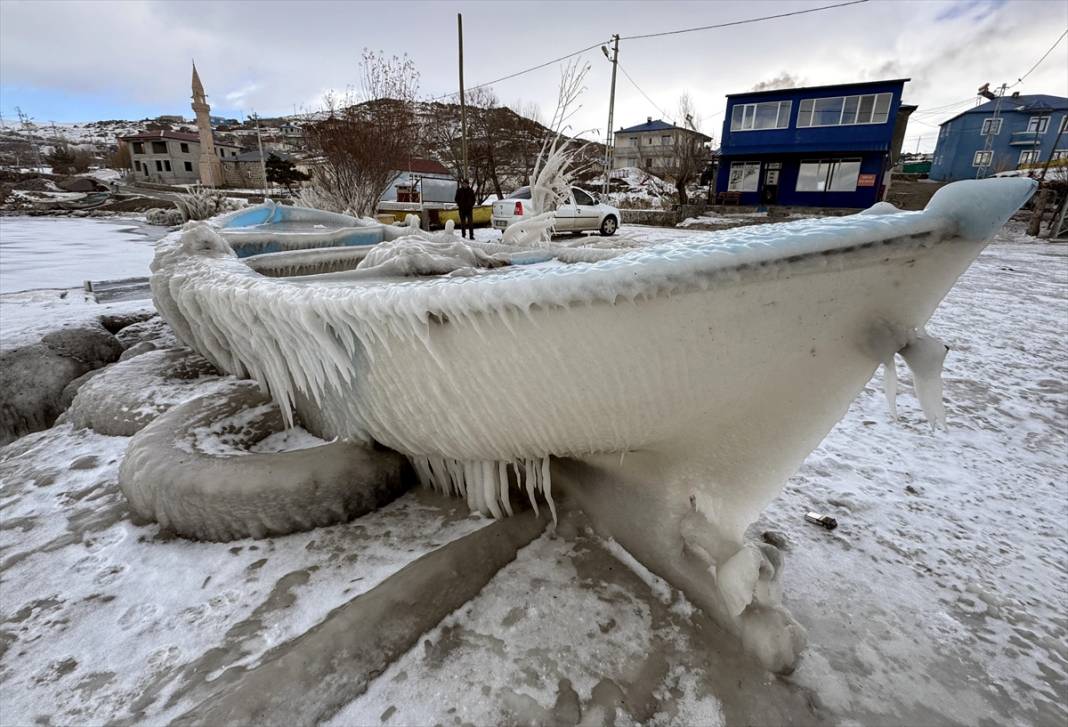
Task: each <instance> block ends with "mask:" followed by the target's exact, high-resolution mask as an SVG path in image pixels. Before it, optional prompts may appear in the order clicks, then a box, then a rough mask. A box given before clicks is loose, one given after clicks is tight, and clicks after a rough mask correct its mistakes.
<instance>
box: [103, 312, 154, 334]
mask: <svg viewBox="0 0 1068 727" xmlns="http://www.w3.org/2000/svg"><path fill="white" fill-rule="evenodd" d="M158 315H159V314H158V313H153V312H151V311H142V312H140V313H107V314H105V315H102V316H100V325H102V326H104V328H106V329H108V330H109V331H111V332H112V333H118V332H119V331H121V330H122V329H124V328H128V327H130V326H132V325H133V324H135V323H140V322H142V321H147V320H149V319H150V318H153V317H157V316H158ZM119 340H120V342H121V341H122V339H121V338H120V339H119Z"/></svg>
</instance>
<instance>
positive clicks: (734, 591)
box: [152, 180, 1034, 670]
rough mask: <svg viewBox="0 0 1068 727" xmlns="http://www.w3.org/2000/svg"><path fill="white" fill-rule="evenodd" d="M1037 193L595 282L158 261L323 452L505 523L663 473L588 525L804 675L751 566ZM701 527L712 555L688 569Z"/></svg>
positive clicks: (551, 270)
mask: <svg viewBox="0 0 1068 727" xmlns="http://www.w3.org/2000/svg"><path fill="white" fill-rule="evenodd" d="M1033 189H1034V183H1033V182H1031V181H1029V180H984V181H969V182H961V183H957V184H953V185H949V186H947V187H945V188H943V189H942V190H940V191H939V192H938V193H937V194H936V195H935V197H934V198H932V200H931V202H930V204H929V205H928V207H927V209H926V210H924V211H923V212H896V211H891V210H890V209H888V208H887V206H881V207H880V208H878V209H876V210H873V211H872V212H873V213H872V214H864V215H855V216H852V217H845V218H836V219H822V220H817V221H812V220H804V221H798V222H791V223H784V224H779V225H767V226H760V227H750V228H745V229H740V230H731V231H725V232H722V233H716V234H713V235H709V236H707V237H704V238H702V239H700V240H694V239H692V238H690V239H686V240H677V241H668V242H663V243H660V244H656V245H653V246H650V247H646V248H642V249H635V250H626V251H622V252H619V251H615V252H613V253H612V257H611V258H610V259H606V260H601V261H598V262H592V263H586V264H570V265H544V266H539V265H512V266H507V267H503V268H500V269H498V270H493V271H489V272H482V273H481V274H474V275H456V274H452V275H444V276H433V277H419V278H414V277H406V278H397V277H388V276H387V277H379V278H373V277H367V278H363V279H361V278H360V276H354V275H353V273H352V272H348V273H337V274H329V275H323V276H315V277H314V278H313V279H304V280H302V279H300V278H294V279H286V280H279V279H270V278H265V277H263V276H262V275H259V274H257V273H255V272H254V271H252V270H251V269H250V268H249V267H248V266H246V265H244V264H243V263H242V262H240V261H238V260H237V259H236V258H234V256H233V253H232V251H231V250H230V249H229V246H228V245H227V244H226V242H225V240H223V238H222V237H220V236H219V234H218V233H217V232H216V231H215V230H214V229H212V228H211V227H209V226H198V227H192V228H189V229H187V230H185V231H183V232H182V233H181V234H175V235H173V236H171V237H169V238H167V239H166V240H165V241H164V242H163V243H161V245H160V246H159V249H158V252H157V257H156V260H155V262H154V264H153V269H154V271H155V275H154V276H153V281H152V285H153V292H154V296H155V299H156V303H157V307H158V308H159V309H160V311H161V313H162V314H163V315H164V317H166V318H167V320H168V321H169V322H170V323H171V325H172V327H173V328H174V329H175V331H176V332H177V334H178V335H179V336H180V337H181V338H183V340H185V341H186V342H187V343H189V344H190V345H191V346H193V347H194V348H195V349H197V350H198V351H200V352H201V353H202V354H204V355H205V356H206V357H208V358H209V359H210V360H212V361H213V362H215V363H216V364H217V365H218V366H219V367H221V368H222V369H225V370H227V371H229V372H231V373H234V374H236V375H239V376H250V377H251V378H254V379H256V380H257V381H259V382H260V383H261V385H263V386H264V387H265V388H266V389H267V390H269V391H270V393H271V395H272V396H273V398H274V399H275V400H276V401H277V402H278V403H279V404H280V405H281V407H282V410H283V413H284V415H285V416H287V417H290V421H292V413H293V411H297V412H299V413H300V416H301V419H302V421H303V422H304V423H305V426H307V427H308V428H309V430H310V431H312V432H313V433H315V434H316V435H318V436H323V437H327V438H331V437H335V436H337V437H341V438H344V439H349V440H354V441H362V442H372V441H373V442H379V443H381V444H384V445H386V446H388V447H390V448H392V449H395V450H397V451H399V452H401V453H403V454H405V455H407V456H408V457H409V458H410V459H411V460H412V461H413V462H414V463H416V468H417V469H420V466H421V465H422V469H423V472H422V473H421V474H422V475H423V479H424V480H425V481H427V482H428V483H429V484H432V485H434V486H435V487H437V488H438V489H442V490H443V491H446V492H453V493H458V494H461V495H463V496H466V497H467V499H468V502H469V504H471V505H472V507H475V508H477V509H479V510H482V511H483V512H485V513H486V514H492V515H494V516H500V515H503V514H506V513H507V512H508V510H509V506H510V505H509V502H508V489H509V487H511V486H516V487H517V488H519V489H521V490H523V489H526V490H527V494H528V496H530V492H531V489H533V491H534V493H535V494H536V493H537V492H539V491H540V492H542V493H543V494H544V495H545V496H546V498H547V499H548V500H549V502H550V507H551V506H552V501H551V498H550V497H549V496H550V495H551V489H550V486H551V476H550V469H551V467H550V460H549V458H550V457H573V458H579V459H583V458H586V459H589V458H593V459H592V460H591V461H597V462H598V463H599V464H601V465H603V466H604V468H605V471H606V472H612V471H614V472H616V474H618V475H623V474H625V473H626V472H627V471H628V470H629V469H630V468H631V463H632V462H635V463H636V466H637V467H638V470H637V471H645V472H649V473H655V476H650V477H649V478H647V479H646V480H645V481H644V482H643V484H642V485H641V487H644V488H652V489H651V493H652V494H651V495H650V496H649V497H645V498H635V497H634V494H635V493H634V492H624V491H621V492H618V493H616V494H615V495H614V496H613V497H611V498H605V499H603V500H596V499H592V500H591V501H590V503H589V507H591V508H593V509H599V508H601V509H603V508H612V509H617V510H620V511H622V512H621V514H619V516H618V517H610V518H604V519H603V522H605V523H609V524H608V525H606V528H607V529H608V530H609V533H608V534H609V535H615V534H616V531H613V530H612V528H617V529H618V528H619V527H624V528H629V529H631V530H633V529H634V528H636V527H639V526H638V524H639V523H643V522H647V521H648V516H649V515H650V514H652V513H658V516H657V517H658V518H659V520H658V523H659V525H658V528H659V529H661V530H663V532H664V533H665V535H663V536H658V537H656V538H648V537H646V540H647V542H646V543H644V544H643V543H641V542H638V543H635V542H633V541H631V542H628V541H627V540H624V539H622V538H620V542H621V543H622V544H623V545H624V546H625V547H626V548H627V549H628V550H629V551H631V552H632V553H634V555H635V557H636V558H638V559H639V560H640V561H641V562H643V563H644V564H646V565H647V566H649V567H650V568H652V569H653V570H654V571H655V572H657V573H659V574H660V575H663V576H665V577H667V578H668V579H669V580H670V581H672V582H673V583H674V582H676V581H675V580H672V577H671V576H672V575H674V576H676V580H677V579H678V578H682V579H683V580H686V581H687V583H688V584H690V587H689V588H688V589H686V590H687V595H689V596H691V598H693V600H695V602H697V603H699V604H700V605H702V606H703V607H705V608H706V609H707V610H709V611H710V612H712V613H713V614H714V615H716V616H717V618H720V620H721V621H726V622H728V623H729V624H732V626H731V628H732V630H735V631H736V632H737V633H739V635H740V636H741V637H742V639H743V642H746V643H747V644H748V645H749V647H750V648H751V649H752V650H753V651H754V652H755V653H758V654H759V655H760V656H761V659H762V660H763V661H764V662H765V663H766V664H767V665H769V668H776V669H785V670H788V669H789V668H791V664H792V662H793V659H794V658H795V657H796V652H797V650H798V649H799V647H800V644H803V641H804V639H803V632H802V635H801V636H798V634H797V633H796V632H795V629H796V628H797V627H796V624H793V622H792V620H791V619H789V617H788V615H786V614H785V612H784V611H783V610H782V609H781V606H779V605H778V598H779V594H778V593H777V592H776V588H777V583H778V565H779V564H778V563H776V562H775V558H776V556H775V555H774V554H769V553H767V552H764V551H763V550H761V551H760V552H751V549H749V548H748V547H747V546H745V545H744V543H743V538H742V534H743V532H744V530H745V527H746V526H747V525H748V524H749V523H750V522H752V520H753V519H754V518H755V517H756V516H757V514H758V513H759V512H760V510H761V509H762V508H763V507H764V506H765V505H766V504H767V502H768V501H770V499H771V498H773V497H774V496H775V495H776V494H777V493H778V492H779V491H780V490H781V487H782V484H783V482H784V481H785V479H786V477H788V476H789V474H790V473H791V472H792V471H793V470H794V469H795V468H796V467H797V466H798V465H799V464H800V462H801V461H802V459H803V458H804V456H805V455H806V454H808V452H809V451H811V449H812V448H814V447H815V446H816V445H817V444H818V443H819V441H820V439H821V438H822V437H823V436H824V435H825V434H826V432H827V431H828V430H829V429H830V428H831V426H833V424H834V423H835V422H836V421H837V420H838V419H839V418H840V417H841V416H842V414H843V413H844V412H845V410H846V407H847V406H848V404H849V402H850V401H851V400H852V398H853V397H854V396H855V395H856V393H857V392H858V391H859V390H860V389H861V388H862V387H863V385H864V383H865V382H866V381H867V380H868V379H869V378H870V376H871V374H872V373H873V372H874V370H875V368H876V367H877V366H878V365H879V364H880V363H882V362H884V361H886V360H888V358H889V357H891V356H892V355H893V354H894V352H896V351H898V350H901V349H903V348H907V347H908V346H909V345H910V342H913V343H914V342H916V341H918V340H920V339H918V338H917V333H916V332H917V331H919V330H922V327H923V324H924V323H925V322H926V320H927V318H928V317H929V316H930V314H931V312H932V311H933V310H934V308H935V306H936V305H937V304H938V302H939V301H940V300H941V298H942V297H943V296H944V295H945V293H946V292H947V291H948V290H949V288H950V287H951V286H952V284H953V282H954V281H955V280H956V278H957V277H958V276H959V275H960V273H961V272H963V270H965V269H966V268H967V266H968V265H969V264H970V262H971V261H972V260H973V259H974V258H975V256H976V255H977V254H978V252H979V251H980V250H981V248H982V245H983V241H984V240H985V239H986V238H988V237H989V236H990V235H991V234H993V232H994V231H995V230H996V229H998V228H999V227H1000V226H1001V225H1002V224H1003V223H1004V222H1005V220H1006V219H1007V218H1008V217H1009V216H1010V215H1011V214H1012V212H1014V211H1015V210H1016V209H1017V208H1018V207H1019V206H1020V205H1021V204H1022V203H1023V202H1024V201H1026V199H1027V198H1028V197H1029V196H1030V194H1031V193H1032V192H1033ZM356 272H357V273H358V272H359V271H356ZM454 272H455V271H454ZM903 356H906V360H907V361H908V362H909V363H910V367H914V370H921V371H922V372H923V373H922V375H917V382H918V384H917V389H918V390H919V389H920V388H921V387H924V388H925V390H926V392H927V393H925V394H922V396H924V397H925V399H926V400H927V401H928V402H931V403H933V399H934V398H935V395H936V394H937V387H936V385H935V384H934V381H935V380H936V379H937V370H936V367H935V365H934V364H935V363H936V361H935V359H936V358H937V356H934V355H933V354H932V352H931V347H930V346H928V345H926V344H924V345H922V346H919V347H917V348H915V349H914V350H913V351H911V352H908V353H907V354H906V352H905V351H903ZM909 359H911V360H909ZM937 363H938V364H939V366H940V360H938V361H937ZM921 381H923V382H926V384H922V383H919V382H921ZM929 415H932V416H934V417H936V418H937V417H938V415H939V412H938V411H937V408H931V410H930V411H929ZM770 452H774V453H775V454H774V456H770V455H769V453H770ZM606 455H607V457H608V459H607V460H605V461H604V462H602V460H601V459H598V458H599V457H601V458H603V457H604V456H606ZM623 455H626V456H625V457H624V456H623ZM607 462H611V463H612V464H611V466H609V465H608V464H607ZM616 462H620V464H618V465H617V464H615V463H616ZM528 468H532V469H533V470H534V476H533V477H531V476H529V475H527V472H528ZM509 470H512V472H513V474H518V473H519V472H520V471H521V472H522V473H523V474H524V475H527V476H524V477H523V478H522V482H520V477H518V476H516V477H515V478H514V479H513V478H511V477H509V476H507V473H508V471H509ZM457 473H459V474H457ZM539 473H540V479H538V478H539ZM505 481H507V482H508V486H505V484H504V483H505ZM531 485H533V487H531ZM624 489H625V488H624ZM695 493H696V494H698V495H700V496H701V497H700V498H699V499H700V500H701V501H702V502H703V503H705V504H703V505H702V506H701V507H699V508H698V509H697V510H696V511H695V510H694V508H693V507H691V506H690V505H689V503H690V502H691V501H692V498H693V497H694V494H695ZM532 499H533V498H532ZM639 503H641V504H639ZM584 507H585V505H584ZM687 518H691V519H694V518H697V519H696V520H694V522H695V523H696V525H695V527H694V528H693V531H694V532H697V531H700V532H701V536H700V537H697V538H694V537H691V538H690V539H689V541H687V542H690V543H691V544H696V545H697V546H699V548H694V549H693V552H695V553H696V552H697V551H698V550H701V551H703V555H700V556H699V557H696V558H694V559H693V563H692V564H690V565H685V566H681V565H672V563H673V561H677V560H678V553H681V552H683V550H682V549H683V545H684V540H683V534H682V533H683V530H684V527H683V526H684V522H685V521H686V519H687ZM593 519H594V521H595V522H596V521H597V520H598V518H593ZM641 530H642V532H644V531H645V529H644V528H641ZM758 555H759V556H760V557H757V556H758ZM718 567H724V568H725V569H726V573H727V575H726V576H725V577H724V576H722V574H721V575H720V581H719V586H717V585H716V583H717V573H716V569H717V568H718ZM668 570H672V571H673V572H672V573H671V574H669V573H667V572H665V571H668ZM702 579H703V581H702ZM702 582H707V584H708V585H702ZM695 593H696V596H695ZM738 608H741V609H742V610H743V611H742V613H741V614H740V615H739V614H737V610H738ZM754 609H755V610H754Z"/></svg>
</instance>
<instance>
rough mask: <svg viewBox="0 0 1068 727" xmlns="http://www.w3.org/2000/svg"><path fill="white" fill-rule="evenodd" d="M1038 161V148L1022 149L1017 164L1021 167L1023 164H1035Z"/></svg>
mask: <svg viewBox="0 0 1068 727" xmlns="http://www.w3.org/2000/svg"><path fill="white" fill-rule="evenodd" d="M1037 163H1038V149H1024V150H1023V151H1022V152H1020V162H1019V164H1017V166H1020V167H1022V166H1023V165H1024V164H1037Z"/></svg>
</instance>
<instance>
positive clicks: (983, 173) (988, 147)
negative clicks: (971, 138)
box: [975, 83, 1008, 179]
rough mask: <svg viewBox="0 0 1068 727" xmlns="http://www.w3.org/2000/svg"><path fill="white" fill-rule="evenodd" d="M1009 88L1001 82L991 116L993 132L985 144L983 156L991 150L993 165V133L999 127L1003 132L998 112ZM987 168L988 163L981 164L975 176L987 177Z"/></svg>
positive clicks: (977, 177)
mask: <svg viewBox="0 0 1068 727" xmlns="http://www.w3.org/2000/svg"><path fill="white" fill-rule="evenodd" d="M1007 88H1008V86H1007V85H1006V84H1004V83H1003V84H1001V88H999V89H998V97H997V100H996V101H994V115H993V116H991V117H990V118H991V122H992V123H991V124H990V131H991V133H989V134H987V135H986V142H985V143H984V144H983V157H984V158H985V157H986V153H987V152H990V165H991V166H993V164H994V151H993V147H994V134H993V131H994V128H995V127H997V130H998V134H1000V133H1001V125H1000V124H998V123H997V121H998V114H999V113H1000V111H1001V99H1002V97H1004V96H1005V89H1007ZM980 130H981V129H980ZM986 170H987V165H985V164H984V165H981V166H980V167H979V168H977V169H976V170H975V178H976V179H983V178H984V177H986Z"/></svg>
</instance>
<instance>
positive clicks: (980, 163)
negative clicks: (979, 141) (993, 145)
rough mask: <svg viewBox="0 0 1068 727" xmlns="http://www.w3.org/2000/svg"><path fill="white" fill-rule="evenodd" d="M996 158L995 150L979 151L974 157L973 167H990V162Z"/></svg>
mask: <svg viewBox="0 0 1068 727" xmlns="http://www.w3.org/2000/svg"><path fill="white" fill-rule="evenodd" d="M993 159H994V152H992V151H977V152H975V156H974V157H972V166H973V167H989V166H990V162H991V161H993Z"/></svg>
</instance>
